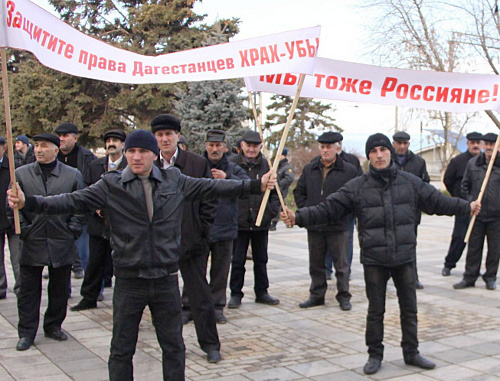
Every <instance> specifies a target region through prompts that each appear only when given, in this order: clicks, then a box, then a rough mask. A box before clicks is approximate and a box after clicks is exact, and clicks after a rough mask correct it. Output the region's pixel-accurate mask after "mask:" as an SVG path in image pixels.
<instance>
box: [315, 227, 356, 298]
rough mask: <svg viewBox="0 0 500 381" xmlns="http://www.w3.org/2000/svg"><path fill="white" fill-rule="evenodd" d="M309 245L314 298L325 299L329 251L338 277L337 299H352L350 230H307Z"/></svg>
mask: <svg viewBox="0 0 500 381" xmlns="http://www.w3.org/2000/svg"><path fill="white" fill-rule="evenodd" d="M307 243H308V245H309V275H310V276H311V287H310V288H309V294H310V297H311V298H312V299H324V298H325V294H326V290H327V287H328V286H327V283H326V272H325V257H326V254H327V252H328V253H329V254H331V256H332V259H333V267H334V268H335V277H336V279H337V296H336V298H337V300H338V301H340V300H350V299H351V294H350V293H349V268H350V266H349V259H348V251H347V250H348V245H349V231H348V230H346V231H344V232H331V231H314V230H308V231H307Z"/></svg>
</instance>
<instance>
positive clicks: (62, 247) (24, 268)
mask: <svg viewBox="0 0 500 381" xmlns="http://www.w3.org/2000/svg"><path fill="white" fill-rule="evenodd" d="M33 140H34V141H35V156H36V160H37V161H36V162H34V163H31V164H28V165H25V166H22V167H20V168H18V169H17V170H16V179H17V182H18V183H19V185H20V186H21V188H22V189H23V190H24V192H25V194H26V195H27V196H29V197H33V196H38V195H39V196H47V195H56V194H61V193H71V192H73V191H76V190H77V189H81V188H83V187H84V183H83V178H82V175H81V173H80V172H79V171H78V170H76V169H74V168H71V167H70V166H68V165H65V164H63V163H61V162H59V161H58V160H57V153H58V152H59V138H58V137H57V136H56V135H53V134H39V135H36V136H34V137H33ZM19 219H20V222H21V236H20V238H21V241H22V243H23V244H22V250H21V257H20V284H21V286H20V290H19V294H18V300H17V307H18V311H19V325H18V332H19V342H18V343H17V346H16V349H17V350H18V351H24V350H26V349H28V348H29V347H30V346H31V345H33V342H34V340H35V336H36V332H37V330H38V321H39V317H40V300H41V296H42V271H43V268H44V266H47V267H48V269H49V275H50V278H49V279H50V280H49V284H48V295H49V303H48V306H47V310H46V311H45V316H44V323H43V329H44V331H45V336H47V337H50V338H52V339H54V340H66V339H67V336H66V334H65V333H64V332H63V331H62V330H61V325H62V323H63V321H64V319H65V317H66V310H67V304H68V297H69V281H70V276H71V267H72V265H73V263H74V261H75V258H76V256H77V255H78V254H77V250H76V246H75V241H76V239H77V238H78V237H79V236H80V234H81V232H82V223H83V218H82V216H78V215H75V213H74V212H66V213H64V214H61V215H59V216H43V215H40V214H38V213H32V212H30V211H27V210H23V211H21V212H20V213H19Z"/></svg>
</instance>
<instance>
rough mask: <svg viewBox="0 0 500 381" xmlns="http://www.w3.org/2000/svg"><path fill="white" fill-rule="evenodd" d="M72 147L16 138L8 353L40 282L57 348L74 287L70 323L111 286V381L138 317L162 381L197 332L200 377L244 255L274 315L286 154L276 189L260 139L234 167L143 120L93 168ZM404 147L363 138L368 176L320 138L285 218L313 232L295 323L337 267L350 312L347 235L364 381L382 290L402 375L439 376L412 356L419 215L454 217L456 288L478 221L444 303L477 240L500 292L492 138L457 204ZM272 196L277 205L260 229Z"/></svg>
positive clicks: (489, 280) (30, 319)
mask: <svg viewBox="0 0 500 381" xmlns="http://www.w3.org/2000/svg"><path fill="white" fill-rule="evenodd" d="M78 133H79V130H78V128H77V126H76V125H74V124H72V123H62V124H60V125H59V126H57V128H56V129H55V134H51V133H42V134H38V135H35V136H33V138H32V141H33V143H34V145H33V146H31V144H30V142H29V139H28V138H27V137H26V136H25V135H19V136H18V137H17V138H16V154H15V166H16V167H17V169H16V179H17V183H18V185H17V191H18V195H15V194H14V193H13V192H12V191H10V190H9V191H8V192H7V193H8V201H9V204H10V206H11V207H19V209H20V220H21V235H20V236H17V235H16V234H14V231H13V229H12V227H11V218H10V220H9V219H8V218H7V215H8V214H12V211H11V209H10V208H6V207H5V199H4V200H3V201H4V202H3V203H2V200H1V199H0V205H3V208H4V209H3V210H2V215H1V216H0V217H1V218H0V222H1V224H2V225H1V226H2V228H3V234H2V242H4V241H5V236H7V238H8V240H9V245H10V246H9V249H10V252H11V263H12V265H13V270H14V276H15V279H16V284H15V286H14V291H15V293H16V294H17V298H18V311H19V325H18V332H19V341H18V344H17V346H16V348H17V350H27V349H29V348H30V347H31V346H32V345H33V344H34V341H35V336H36V332H37V328H38V320H39V314H40V311H39V310H40V299H41V292H42V272H43V269H44V267H46V268H47V269H48V279H49V281H48V282H49V283H48V286H47V288H48V296H49V303H48V306H47V310H46V312H45V316H44V323H43V329H44V334H45V336H47V337H49V338H52V339H54V340H59V341H60V340H66V339H67V335H66V333H65V332H64V331H63V330H62V323H63V321H64V319H65V317H66V312H67V303H68V298H69V295H70V289H71V286H70V279H71V271H72V270H73V272H74V274H75V277H80V276H81V277H83V283H82V286H81V296H82V299H81V300H80V301H79V302H78V303H77V304H76V305H74V306H72V307H71V310H72V311H82V310H87V309H92V308H97V306H98V301H99V300H102V289H103V287H105V286H110V285H111V282H112V281H111V278H112V277H113V276H114V279H115V280H114V292H113V336H112V341H111V353H110V357H109V363H108V365H109V375H110V379H111V380H131V379H133V362H132V359H133V355H134V353H135V346H136V342H137V336H138V330H139V323H140V320H141V317H142V313H143V310H144V308H145V307H146V306H149V309H150V310H151V313H152V316H153V324H154V326H155V329H156V332H157V337H158V341H159V343H160V347H161V349H162V353H163V374H164V379H165V380H182V379H184V367H185V359H184V357H185V348H184V343H183V339H182V325H183V324H187V323H188V322H189V321H191V320H192V321H193V322H194V325H195V329H196V334H197V338H198V343H199V345H200V348H201V349H202V350H203V351H204V352H205V353H206V355H207V361H208V362H211V363H217V362H219V361H221V360H222V356H221V353H220V350H221V343H220V340H219V336H218V332H217V324H224V323H226V322H227V318H226V317H225V315H224V308H225V307H226V306H227V307H228V308H232V309H236V308H239V307H240V305H241V303H242V299H243V297H244V294H243V291H242V289H243V286H244V280H245V266H246V262H247V259H248V253H247V252H248V249H249V247H251V249H252V250H251V252H252V257H251V258H252V262H253V273H254V278H255V279H254V294H255V302H256V303H262V304H267V305H271V306H272V305H277V304H279V303H280V301H279V299H278V298H277V297H276V296H272V295H271V294H270V293H269V286H270V282H269V278H268V273H267V263H268V240H269V231H270V230H274V229H275V228H276V223H277V221H278V220H277V216H279V211H280V202H279V197H278V194H277V190H276V189H274V186H275V184H276V183H277V184H279V187H278V189H279V190H280V191H281V192H282V195H283V197H286V194H287V193H288V189H289V188H290V186H291V184H292V183H293V181H294V169H293V167H292V166H291V165H290V163H289V161H288V158H287V155H288V151H287V150H284V151H283V154H282V156H281V157H280V158H279V160H280V165H279V168H278V174H277V176H276V175H273V176H271V173H270V166H269V164H268V159H267V158H266V157H265V156H264V155H263V154H262V145H263V142H262V140H261V137H260V135H259V134H258V133H257V132H253V131H248V132H246V133H245V134H244V135H243V136H242V137H241V139H240V141H239V143H238V145H237V149H238V152H237V153H236V154H232V153H231V151H230V149H229V137H228V136H226V133H225V132H224V131H221V130H210V131H208V133H207V134H206V138H205V151H204V153H203V155H197V154H195V153H193V152H189V151H188V150H186V149H185V148H186V140H185V139H183V141H182V140H181V139H182V138H184V137H183V136H182V135H181V121H180V120H179V119H178V118H177V117H175V116H173V115H171V114H161V115H158V116H156V117H155V118H153V119H152V121H151V131H146V130H134V131H133V132H132V133H131V134H130V135H128V136H127V135H126V134H125V132H124V131H122V130H110V131H107V132H106V133H105V134H104V135H103V143H104V146H105V149H106V156H104V157H102V158H96V157H95V156H94V155H93V154H92V152H90V151H89V150H87V149H86V148H84V147H82V146H81V145H79V144H78ZM410 139H411V137H410V135H409V134H408V133H406V132H397V133H396V134H394V136H393V141H392V142H391V141H390V140H389V138H388V137H387V136H385V135H383V134H374V135H371V136H370V137H369V138H368V140H367V142H366V157H367V158H368V160H369V166H368V170H367V171H366V172H365V173H363V171H362V170H361V166H360V162H359V159H358V158H357V157H355V156H354V155H350V154H347V153H346V152H344V151H343V150H342V141H343V136H342V135H341V134H340V133H338V132H325V133H323V134H322V135H320V136H319V137H318V147H319V152H320V155H319V156H317V157H315V158H314V159H312V160H311V162H310V163H308V164H307V165H306V166H305V167H304V169H303V171H302V173H301V174H300V176H299V178H298V181H297V185H296V186H295V188H294V190H293V196H294V199H295V202H296V204H297V207H298V208H299V210H298V211H296V212H294V211H292V210H290V209H288V208H287V210H284V211H282V213H281V218H282V219H283V220H284V222H285V223H286V224H287V225H289V226H292V225H294V224H297V225H299V226H303V227H305V228H306V229H307V237H308V248H309V274H310V277H311V286H310V289H309V298H308V299H307V300H305V301H303V302H301V303H300V304H299V307H300V308H311V307H315V306H321V305H324V304H325V294H326V290H327V280H328V278H329V274H331V272H332V266H333V268H334V270H335V278H336V286H337V295H336V299H337V301H338V303H339V307H340V309H341V310H343V311H349V310H350V309H351V308H352V305H351V301H350V299H351V294H350V293H349V280H350V270H351V264H352V258H353V249H352V248H353V231H354V226H355V224H357V230H358V235H359V240H360V247H361V263H362V264H363V268H364V276H365V283H366V294H367V298H368V301H369V307H368V317H367V325H366V344H367V346H368V354H369V359H368V362H367V363H366V365H365V367H364V372H365V373H366V374H373V373H375V372H377V371H378V369H379V368H380V366H381V361H382V359H383V349H384V346H383V343H382V342H383V324H384V323H383V317H384V311H385V294H386V288H387V282H388V280H389V278H392V279H393V281H394V284H395V286H396V288H397V290H398V298H399V303H400V309H401V326H402V333H403V339H402V343H401V345H402V348H403V356H404V360H405V362H406V363H407V364H409V365H413V366H417V367H420V368H423V369H432V368H433V367H434V366H435V364H434V363H432V362H431V361H429V360H427V359H425V358H424V357H423V356H421V355H420V353H419V351H418V338H417V305H416V290H417V289H421V288H423V285H422V284H421V283H420V282H419V280H418V273H417V266H416V257H417V255H416V237H417V227H418V224H419V223H420V215H421V211H424V212H426V213H429V214H446V215H455V216H456V217H455V228H454V231H453V235H452V243H451V244H450V252H449V253H448V255H447V257H446V260H445V266H444V268H443V271H442V275H443V276H447V275H449V274H450V270H451V269H452V268H454V267H455V266H456V263H457V261H458V260H459V258H460V255H461V252H462V251H463V249H464V245H462V243H461V242H462V241H463V236H464V235H465V232H464V227H465V229H466V228H467V226H466V225H467V221H468V219H469V216H470V215H472V214H475V215H477V216H478V217H477V222H476V225H475V226H474V229H473V231H472V236H471V244H470V245H469V249H468V254H467V259H466V271H465V273H464V279H463V280H462V281H461V282H460V283H458V284H456V285H454V288H455V289H461V288H465V287H472V286H474V284H475V282H476V280H477V278H478V277H479V274H480V273H479V270H480V265H481V255H482V248H483V242H484V238H485V236H486V237H488V257H487V260H486V266H487V271H486V272H485V274H484V275H483V279H484V281H485V283H486V288H487V289H489V290H494V289H495V287H496V273H497V270H498V263H499V259H500V252H499V249H498V248H499V247H500V246H499V245H498V244H497V243H498V242H496V240H498V238H496V237H495V234H494V233H493V232H494V231H495V230H498V229H497V228H498V227H500V225H499V224H500V207H498V206H497V205H500V203H498V201H499V200H498V194H499V192H498V189H496V188H494V187H495V186H497V184H499V183H500V181H499V180H500V159H497V160H495V165H494V167H493V168H494V169H493V172H492V181H493V182H492V185H491V186H490V188H489V189H491V191H490V192H486V193H485V197H484V199H483V202H482V206H481V205H480V204H479V203H478V202H476V201H475V200H476V199H477V197H478V194H479V189H480V187H481V183H482V180H483V179H484V177H485V173H486V167H487V165H488V163H489V161H490V159H491V157H492V152H493V147H494V142H495V141H496V139H497V136H496V135H495V134H486V135H484V136H483V135H481V134H479V133H470V134H468V135H467V139H468V151H467V152H466V153H463V154H461V155H459V156H457V157H456V158H455V159H453V160H452V161H451V163H450V166H449V167H448V170H447V172H446V174H445V179H444V182H445V185H446V187H447V189H448V190H449V191H450V194H451V195H452V196H453V197H447V196H444V195H443V194H442V193H440V192H439V191H437V190H436V189H435V188H434V187H433V186H432V185H430V184H429V181H430V178H429V175H428V173H427V169H426V164H425V161H424V160H423V159H422V158H421V157H420V156H418V155H415V154H414V153H413V152H412V151H410V150H409V146H410V143H409V142H410ZM479 142H483V143H482V144H484V148H485V150H484V153H481V150H480V144H479ZM4 152H5V140H3V138H2V139H0V154H1V155H0V156H2V157H3V160H2V162H1V164H0V186H1V187H2V188H1V189H0V192H1V193H2V195H3V196H2V197H4V198H5V194H6V191H7V188H8V186H9V177H8V167H9V162H8V159H7V156H6V155H4ZM469 159H470V160H469ZM495 184H496V185H495ZM266 189H269V190H270V191H271V195H270V198H269V202H268V203H267V206H266V209H265V213H264V217H263V219H262V222H261V223H260V224H259V225H257V214H258V211H259V207H260V204H261V200H262V197H263V191H264V190H266ZM490 241H491V243H490ZM2 248H3V246H2ZM2 253H3V250H2ZM40 253H43V255H39V254H40ZM209 261H210V273H209V279H207V269H208V263H209ZM3 262H4V261H3V257H2V265H3ZM0 270H3V271H1V273H0V299H2V298H5V296H6V291H7V283H6V277H5V269H4V268H3V267H2V268H1V269H0ZM179 271H180V274H181V276H182V278H183V284H184V287H183V290H182V296H181V292H180V290H179V286H178V272H179ZM228 285H229V291H230V298H229V301H227V300H226V293H227V288H228Z"/></svg>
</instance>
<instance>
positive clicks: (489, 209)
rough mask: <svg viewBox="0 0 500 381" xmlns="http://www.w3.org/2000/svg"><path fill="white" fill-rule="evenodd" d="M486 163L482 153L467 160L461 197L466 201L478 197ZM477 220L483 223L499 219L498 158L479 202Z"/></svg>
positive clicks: (499, 166)
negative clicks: (479, 207)
mask: <svg viewBox="0 0 500 381" xmlns="http://www.w3.org/2000/svg"><path fill="white" fill-rule="evenodd" d="M487 169H488V163H487V162H486V157H485V155H484V153H482V154H481V155H479V156H476V157H474V158H472V159H470V160H469V163H468V164H467V167H466V169H465V173H464V178H463V179H462V196H463V198H464V199H466V200H467V201H474V200H476V199H477V197H478V196H479V192H480V190H481V186H482V185H483V180H484V177H485V176H486V170H487ZM477 219H478V220H480V221H483V222H489V221H495V220H499V219H500V157H497V158H496V159H495V164H493V168H492V170H491V174H490V178H489V180H488V185H487V186H486V189H485V191H484V195H483V199H482V200H481V213H479V215H478V216H477Z"/></svg>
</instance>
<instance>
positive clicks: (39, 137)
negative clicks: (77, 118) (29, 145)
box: [32, 132, 61, 148]
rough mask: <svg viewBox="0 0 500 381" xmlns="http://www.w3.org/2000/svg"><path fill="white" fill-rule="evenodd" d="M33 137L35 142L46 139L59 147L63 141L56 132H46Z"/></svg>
mask: <svg viewBox="0 0 500 381" xmlns="http://www.w3.org/2000/svg"><path fill="white" fill-rule="evenodd" d="M32 139H33V141H35V142H37V141H39V140H46V141H48V142H51V143H54V144H55V145H56V146H57V148H59V145H60V144H61V142H60V141H59V136H57V135H55V134H48V133H46V132H44V133H43V134H38V135H35V136H33V138H32Z"/></svg>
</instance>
